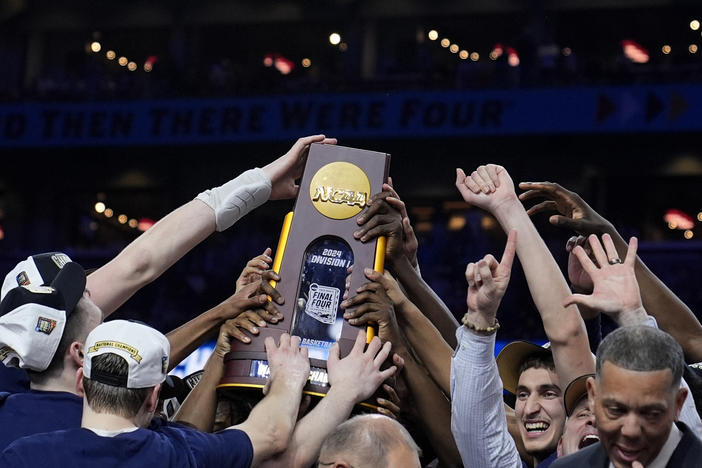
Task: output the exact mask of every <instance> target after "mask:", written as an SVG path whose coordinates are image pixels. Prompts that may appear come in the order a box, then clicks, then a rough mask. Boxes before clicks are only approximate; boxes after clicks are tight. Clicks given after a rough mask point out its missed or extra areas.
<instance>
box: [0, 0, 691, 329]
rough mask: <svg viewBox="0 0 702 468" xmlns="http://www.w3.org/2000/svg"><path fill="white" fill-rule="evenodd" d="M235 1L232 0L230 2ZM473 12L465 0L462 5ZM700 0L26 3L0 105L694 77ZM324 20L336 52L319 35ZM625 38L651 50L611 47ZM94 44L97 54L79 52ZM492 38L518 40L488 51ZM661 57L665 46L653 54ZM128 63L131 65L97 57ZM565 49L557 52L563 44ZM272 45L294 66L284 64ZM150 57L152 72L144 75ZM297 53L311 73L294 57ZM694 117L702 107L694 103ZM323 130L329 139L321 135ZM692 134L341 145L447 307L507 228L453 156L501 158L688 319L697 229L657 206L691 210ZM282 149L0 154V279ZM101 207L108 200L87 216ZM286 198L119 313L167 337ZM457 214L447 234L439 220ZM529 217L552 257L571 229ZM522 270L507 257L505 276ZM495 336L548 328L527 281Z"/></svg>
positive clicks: (256, 245)
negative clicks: (589, 218) (595, 225)
mask: <svg viewBox="0 0 702 468" xmlns="http://www.w3.org/2000/svg"><path fill="white" fill-rule="evenodd" d="M234 3H235V4H234ZM465 3H470V5H465ZM695 18H697V19H698V20H700V21H702V8H700V7H699V6H698V5H697V2H692V1H689V2H688V1H643V0H635V1H614V2H596V1H590V2H579V1H575V0H567V1H558V2H556V1H553V2H549V1H532V2H518V1H507V0H500V1H490V2H488V1H477V2H458V1H442V0H437V1H434V2H431V3H429V2H412V1H408V0H396V1H384V2H381V1H346V0H334V1H331V2H320V1H304V2H287V3H286V2H268V1H258V2H248V1H243V2H225V1H210V0H204V1H200V2H185V1H156V0H154V1H146V2H139V1H127V2H124V1H121V2H117V1H104V2H80V1H69V0H59V1H48V0H46V1H31V0H24V1H22V0H14V1H11V2H4V3H3V4H2V6H0V63H2V67H3V71H2V73H0V100H1V101H2V102H6V103H8V104H17V103H24V102H35V101H40V102H59V103H60V102H66V103H74V102H84V101H97V102H105V101H121V100H127V99H132V100H147V99H155V98H172V99H180V98H199V97H205V96H206V97H213V96H214V97H217V96H221V97H238V96H242V97H243V96H270V95H275V94H285V95H291V94H296V93H324V92H327V91H335V92H338V91H341V92H344V91H354V92H358V91H361V92H363V91H379V90H380V91H389V92H391V91H393V90H408V89H419V90H434V89H435V90H446V89H470V90H480V89H488V88H489V89H494V88H499V89H513V90H514V92H517V93H518V92H520V90H524V89H530V88H535V87H537V88H569V87H572V86H576V85H577V86H583V85H585V86H590V85H623V86H631V87H635V86H638V85H641V84H659V83H672V84H678V83H700V82H702V51H700V52H696V53H691V52H690V49H689V46H690V45H691V44H695V45H698V46H702V36H700V30H692V29H691V28H690V25H689V24H690V21H691V20H693V19H695ZM430 29H436V30H438V31H440V37H443V36H444V35H447V36H448V37H450V38H452V40H455V41H457V42H458V43H461V44H469V45H470V47H469V48H468V50H469V51H477V52H479V53H480V59H479V60H478V61H476V62H473V61H470V60H468V61H462V60H460V59H458V58H457V57H456V55H454V54H451V53H450V52H448V51H447V50H446V49H443V48H441V47H440V46H439V45H438V44H436V43H434V42H431V41H429V40H428V39H427V37H426V35H427V32H428V31H429V30H430ZM334 31H338V32H339V33H340V34H341V35H342V38H343V42H344V43H345V44H347V48H346V50H345V51H342V50H341V49H339V47H332V46H331V45H330V44H329V41H328V39H327V37H328V35H329V34H330V33H331V32H334ZM624 39H632V40H635V41H636V42H637V43H639V44H641V46H642V47H644V48H645V49H646V50H647V51H648V53H649V56H650V59H649V61H648V62H647V63H643V64H635V63H632V62H631V61H630V60H629V59H627V58H626V57H625V56H624V55H623V53H622V47H621V41H622V40H624ZM94 40H97V41H100V42H101V44H102V50H101V52H100V53H99V54H96V53H92V52H89V49H86V47H88V48H89V44H90V43H91V42H92V41H94ZM496 44H500V45H502V46H503V48H505V49H506V47H513V48H514V49H515V50H516V51H517V52H518V55H519V60H520V63H519V66H517V67H512V66H510V65H509V63H507V59H506V56H505V55H506V54H503V56H501V57H500V58H498V59H497V60H490V59H489V58H488V56H489V53H490V52H491V51H492V50H493V49H494V48H495V46H496ZM666 44H668V45H670V46H671V53H670V54H667V55H666V54H663V53H662V46H663V45H666ZM108 49H115V50H116V51H117V55H118V56H120V55H122V54H124V55H125V56H128V57H130V59H133V60H134V61H135V63H137V64H138V69H137V71H135V72H129V71H127V70H126V69H125V68H123V67H120V66H119V65H118V64H116V63H115V61H110V60H107V59H106V58H105V55H104V52H105V51H106V50H108ZM566 49H568V50H569V51H568V50H566ZM267 54H272V55H276V54H277V55H282V56H284V57H286V58H288V59H289V60H290V61H291V62H292V63H294V64H295V68H294V70H293V71H292V72H291V73H290V74H288V75H283V74H281V73H280V72H278V71H277V70H275V68H274V67H266V66H265V65H264V63H263V61H264V58H265V56H266V55H267ZM150 57H157V58H158V59H157V60H156V61H155V62H153V71H152V72H150V73H146V72H144V71H143V64H144V62H145V61H147V60H148V59H149V58H150ZM302 58H310V60H311V62H312V66H311V67H309V68H304V67H302V66H301V60H302ZM693 111H694V112H699V111H698V110H693ZM330 136H333V135H330ZM701 142H702V138H701V135H700V134H699V133H680V132H676V133H631V134H626V133H618V134H577V135H563V134H559V135H549V134H548V131H545V132H544V134H543V135H538V136H533V135H520V136H501V135H497V136H491V137H471V138H457V137H453V138H426V137H424V136H422V135H417V136H416V138H407V139H401V140H400V139H383V138H372V139H353V140H342V141H340V144H343V145H346V146H352V147H358V148H364V149H371V150H377V151H383V152H388V153H391V154H392V163H391V175H392V177H393V180H394V183H395V187H396V188H397V190H398V192H399V193H400V195H401V196H402V197H403V199H404V200H405V201H406V202H407V204H408V206H409V207H410V217H411V219H412V222H413V224H414V225H415V227H416V228H417V230H418V235H419V238H420V242H421V243H420V250H419V256H420V265H421V269H422V273H423V276H424V277H425V278H426V280H427V281H428V282H429V283H430V284H431V285H432V287H434V288H435V290H436V291H437V293H438V294H439V295H440V296H441V297H442V298H444V300H445V301H446V303H447V304H448V305H449V307H450V308H451V310H452V311H453V312H454V313H455V314H456V315H457V316H458V317H460V316H461V315H462V314H463V311H464V308H465V291H466V285H465V279H464V277H463V271H464V268H465V264H466V263H467V262H469V261H475V260H476V259H478V258H480V257H482V256H483V255H484V254H485V253H487V252H492V253H494V254H500V253H501V251H502V248H503V245H504V235H503V234H502V232H501V231H500V229H499V228H498V227H497V226H496V225H495V223H494V220H492V218H489V217H487V216H486V215H485V214H484V213H482V212H481V211H479V210H475V209H468V208H467V207H466V206H465V205H464V204H462V203H456V202H459V201H460V200H461V199H460V197H459V195H458V192H457V191H456V190H455V187H454V185H453V184H454V179H455V172H454V168H455V167H463V168H464V169H466V170H472V169H473V168H475V167H476V166H478V165H480V164H483V163H488V162H492V163H498V164H501V165H503V166H505V167H506V168H507V169H508V170H509V172H510V174H511V176H512V178H513V179H514V181H515V183H516V182H519V181H527V180H528V181H538V180H551V181H557V182H559V183H561V184H562V185H564V186H566V187H568V188H570V189H572V190H575V191H577V192H578V193H580V194H581V195H582V196H583V198H585V199H586V200H587V201H588V202H589V203H590V204H591V205H592V206H593V207H594V208H595V209H597V210H598V211H599V212H600V213H601V214H603V215H604V216H606V217H607V218H608V219H609V220H610V221H612V222H613V223H614V224H615V225H616V226H617V227H618V228H619V229H620V232H621V233H622V234H623V235H624V236H625V237H626V236H631V235H636V236H638V237H639V239H640V242H641V246H640V252H641V257H642V258H643V259H644V261H646V262H647V263H648V264H649V266H650V267H651V268H652V269H653V270H654V271H655V272H656V273H657V274H658V275H660V277H661V278H662V279H663V281H664V282H665V283H666V284H668V285H669V286H670V287H671V288H672V289H673V290H674V291H675V292H676V293H677V294H679V295H680V297H681V298H682V299H683V300H684V301H685V302H686V303H687V304H688V305H689V306H690V307H691V308H692V309H693V310H694V311H695V312H699V311H702V292H700V287H699V284H700V279H702V274H701V271H702V270H701V268H700V260H701V259H702V244H700V242H699V241H698V240H697V239H698V238H699V237H701V236H702V229H700V228H699V226H700V222H697V221H696V226H695V228H694V229H693V230H692V233H693V238H692V239H690V240H687V239H685V238H684V237H683V232H682V231H681V230H671V229H668V227H667V224H666V222H665V221H664V220H663V216H664V214H665V212H666V210H668V209H671V208H675V209H679V210H682V211H684V212H686V213H688V214H690V215H691V216H692V217H693V218H695V217H696V216H697V213H699V212H701V211H702V195H701V194H700V187H702V185H701V184H700V182H702V158H701V155H700V143H701ZM292 143H293V142H292V141H289V142H284V141H276V142H264V143H260V142H259V143H240V144H220V145H187V146H161V147H153V146H150V147H139V146H125V147H52V148H38V147H37V148H16V149H15V148H3V149H1V150H0V161H1V164H2V165H1V166H0V227H1V228H2V238H1V239H0V270H1V271H9V270H10V269H11V268H12V266H14V264H15V263H16V262H17V261H18V260H20V259H22V258H25V257H27V256H28V255H30V254H32V253H37V252H40V251H46V250H63V251H66V252H67V253H69V255H71V256H72V257H73V259H74V260H76V261H78V262H80V263H81V264H83V265H84V266H85V267H98V266H100V265H102V264H104V263H105V262H107V261H108V260H109V259H111V258H112V257H114V256H115V255H116V254H117V253H118V252H119V251H120V250H121V249H122V248H123V247H124V246H125V245H126V244H127V243H128V242H130V241H131V240H133V239H134V238H135V237H136V235H137V234H138V233H139V231H138V230H136V229H132V228H129V227H127V226H125V225H121V224H119V223H118V222H117V221H116V217H117V214H120V213H125V214H127V215H128V216H129V217H130V218H132V217H133V218H136V219H139V218H150V219H153V220H158V219H159V218H161V217H163V216H164V215H165V214H167V213H168V212H169V211H171V210H172V209H174V208H176V207H177V206H179V205H181V204H183V203H186V202H187V201H189V200H191V199H192V198H193V197H194V196H195V195H197V193H198V192H200V191H202V190H204V189H206V188H209V187H212V186H215V185H219V184H221V183H224V182H226V181H227V180H229V179H230V178H232V177H234V176H236V175H238V174H239V173H240V172H241V171H243V170H245V169H248V168H251V167H254V166H262V165H265V164H266V163H268V162H270V161H271V160H273V159H274V158H275V157H277V156H279V155H281V154H283V153H284V152H285V151H287V149H288V148H289V147H290V146H291V145H292ZM99 200H100V201H104V202H105V203H106V204H107V205H108V206H109V207H111V208H113V209H114V210H115V216H114V217H113V218H112V219H107V218H105V217H104V216H103V215H100V214H98V213H96V212H95V210H94V208H93V207H94V204H95V202H97V201H99ZM291 207H292V201H288V202H285V201H278V202H270V203H268V204H266V205H265V206H264V207H262V208H260V209H258V210H256V212H255V213H253V214H251V215H249V216H247V217H246V218H245V219H243V220H242V221H241V222H239V223H238V224H236V225H235V226H234V227H233V228H231V229H229V230H228V231H226V232H224V233H217V234H214V235H213V236H211V237H210V238H209V239H208V240H207V241H205V242H204V243H203V244H201V245H200V246H198V247H197V248H195V249H194V250H193V251H192V252H191V253H190V254H188V255H186V257H185V258H184V259H183V260H181V261H180V262H179V263H177V264H176V265H175V266H174V267H173V268H171V269H170V270H169V271H168V272H167V273H166V274H164V275H163V276H162V277H161V278H160V279H158V280H157V281H156V282H155V283H154V284H153V285H151V286H149V287H147V288H145V289H144V290H143V291H141V292H139V293H138V294H137V295H136V296H135V297H134V298H133V299H132V300H130V301H129V302H128V303H127V304H126V305H125V306H124V307H123V308H122V310H120V312H119V313H118V314H119V315H120V316H128V317H141V318H142V319H143V320H145V321H146V322H148V323H150V324H153V325H155V326H156V327H158V328H160V329H161V330H163V331H167V330H169V329H171V328H174V327H175V326H177V325H179V324H180V323H182V322H184V321H185V320H187V319H189V318H191V317H193V316H194V315H195V314H197V313H199V312H202V311H204V310H206V309H207V308H210V307H212V306H213V305H215V304H217V303H218V302H220V301H221V300H222V299H224V298H226V297H227V296H228V295H230V294H231V292H232V291H233V284H234V280H235V279H236V277H237V276H238V273H239V271H240V270H241V268H242V267H243V265H244V264H245V262H246V261H247V260H248V259H249V258H251V257H253V256H255V255H257V254H259V253H261V252H262V251H263V250H264V249H265V248H266V247H267V246H270V247H272V248H275V244H276V242H277V238H278V235H279V230H280V226H281V223H282V219H283V216H284V214H285V213H286V212H287V211H288V210H289V209H290V208H291ZM451 218H454V223H455V219H456V218H463V219H465V220H466V224H465V226H464V227H462V228H460V229H451V228H450V227H449V220H450V219H451ZM546 218H547V216H545V215H540V216H537V217H536V218H535V223H536V225H537V227H538V228H539V230H540V231H541V232H542V234H543V235H544V237H545V238H546V240H547V243H548V245H549V247H550V248H551V249H552V251H553V253H554V255H555V256H556V258H557V259H558V260H559V262H560V263H561V264H562V265H565V262H566V256H565V253H564V249H563V248H564V246H565V242H566V240H567V239H568V237H569V236H570V235H571V234H570V233H568V232H565V231H561V230H557V229H555V228H552V227H550V226H549V225H548V223H547V222H546ZM517 270H519V268H517ZM501 317H502V318H501V323H502V326H503V331H501V338H505V339H509V338H515V337H525V338H534V339H536V338H540V337H543V331H542V330H541V326H540V322H539V320H538V316H537V314H536V312H535V311H534V310H533V305H532V302H531V299H530V297H529V292H528V290H527V288H526V283H525V281H524V279H523V276H522V275H521V272H516V273H515V274H514V275H513V280H512V284H511V285H510V289H509V291H508V295H507V297H506V298H505V300H504V305H503V307H502V312H501Z"/></svg>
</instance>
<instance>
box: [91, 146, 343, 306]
mask: <svg viewBox="0 0 702 468" xmlns="http://www.w3.org/2000/svg"><path fill="white" fill-rule="evenodd" d="M311 143H328V144H334V143H336V140H335V139H329V138H325V137H324V135H315V136H309V137H305V138H300V139H299V140H298V141H297V142H296V143H295V144H294V145H293V147H292V148H291V149H290V150H289V151H288V152H287V153H285V154H284V155H283V156H281V157H280V158H278V159H276V160H275V161H273V162H272V163H270V164H268V165H267V166H265V167H264V168H263V169H260V168H256V169H251V170H249V171H246V172H244V173H243V174H241V175H240V176H238V177H236V178H235V179H233V180H231V181H229V182H227V183H226V184H224V185H222V186H220V187H215V188H213V189H211V190H206V191H204V192H202V193H201V194H199V195H198V197H197V198H196V199H195V200H192V201H190V202H188V203H186V204H185V205H183V206H181V207H180V208H178V209H176V210H174V211H172V212H171V213H169V214H168V215H167V216H165V217H164V218H163V219H161V220H160V221H159V222H157V223H156V224H155V225H154V226H153V227H151V229H149V230H148V231H146V232H145V233H143V234H142V235H141V236H139V237H138V238H137V239H136V240H134V241H133V242H132V243H131V244H129V245H128V246H127V247H126V248H125V249H124V250H123V251H122V252H120V254H119V255H117V257H115V258H114V259H113V260H111V261H110V262H109V263H107V264H106V265H105V266H103V267H101V268H99V269H98V270H97V271H95V272H93V273H92V274H91V275H89V276H88V281H87V289H88V290H90V294H91V298H92V300H93V302H95V304H97V305H98V306H99V307H100V309H101V310H102V311H103V313H104V315H105V317H107V316H108V315H110V314H111V313H113V312H114V311H115V310H117V308H118V307H119V306H121V305H122V304H124V302H125V301H127V299H129V298H130V297H132V295H133V294H134V293H135V292H136V291H138V290H139V289H141V288H142V287H144V286H145V285H147V284H149V283H150V282H152V281H153V280H155V279H156V278H158V277H159V276H161V274H162V273H163V272H164V271H166V270H167V269H168V268H169V267H170V266H171V265H173V264H174V263H175V262H176V261H178V260H179V259H180V258H181V257H182V256H183V255H185V254H186V253H188V252H189V251H190V250H191V249H192V248H193V247H195V246H196V245H198V244H199V243H200V242H202V241H203V240H204V239H205V238H206V237H207V236H209V235H210V234H212V233H213V232H214V231H215V229H216V230H218V231H222V230H224V229H227V228H228V227H230V226H231V225H232V224H234V223H235V222H236V221H237V220H239V219H240V218H241V217H242V216H244V215H245V214H247V213H248V212H249V211H251V210H253V209H254V208H256V207H258V206H260V205H261V204H263V203H265V202H266V201H267V200H268V199H269V198H270V199H278V198H292V197H294V196H295V195H296V194H297V191H298V190H299V187H298V186H297V185H296V184H295V180H296V179H297V178H299V177H300V175H301V174H302V169H303V168H304V163H305V161H306V157H307V153H308V151H309V145H310V144H311Z"/></svg>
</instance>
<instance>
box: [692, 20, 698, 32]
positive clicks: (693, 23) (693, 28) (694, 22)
mask: <svg viewBox="0 0 702 468" xmlns="http://www.w3.org/2000/svg"><path fill="white" fill-rule="evenodd" d="M690 29H692V30H693V31H697V30H698V29H700V22H699V21H697V20H692V21H690Z"/></svg>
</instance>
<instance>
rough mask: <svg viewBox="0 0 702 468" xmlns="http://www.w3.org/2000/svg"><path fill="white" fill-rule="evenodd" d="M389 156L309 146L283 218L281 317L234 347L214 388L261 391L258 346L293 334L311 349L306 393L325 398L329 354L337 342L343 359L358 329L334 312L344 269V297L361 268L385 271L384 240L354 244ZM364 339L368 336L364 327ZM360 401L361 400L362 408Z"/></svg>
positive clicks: (262, 359) (262, 356)
mask: <svg viewBox="0 0 702 468" xmlns="http://www.w3.org/2000/svg"><path fill="white" fill-rule="evenodd" d="M389 169H390V155H389V154H386V153H378V152H375V151H366V150H360V149H355V148H346V147H343V146H336V145H321V144H312V145H311V147H310V151H309V155H308V157H307V163H306V165H305V170H304V173H303V175H302V181H301V182H300V191H299V193H298V195H297V200H296V201H295V207H294V210H293V211H292V212H290V213H288V214H287V216H285V219H284V221H283V229H282V231H281V234H280V240H279V242H278V248H277V250H276V253H275V258H274V261H273V270H274V271H275V272H276V273H278V274H279V275H280V282H279V283H278V284H277V285H276V288H277V289H278V291H279V292H280V293H281V295H282V296H283V298H284V299H285V303H284V304H283V305H281V306H278V308H279V309H280V312H281V313H282V314H283V317H284V318H283V320H282V321H280V322H278V323H276V324H271V323H268V324H266V327H263V328H260V329H259V330H260V334H259V337H258V338H257V339H255V340H253V341H252V342H251V343H249V344H243V343H239V342H237V341H233V342H232V350H231V352H230V353H229V354H227V356H225V370H224V377H223V378H222V381H221V382H220V384H219V386H218V389H220V391H224V392H227V390H234V389H235V388H239V389H241V388H247V387H248V388H263V387H264V385H265V383H266V380H267V378H268V375H269V370H268V365H267V361H266V352H265V349H264V347H263V342H264V340H265V338H266V337H267V336H272V337H273V338H274V339H275V340H276V342H277V341H278V340H279V337H280V335H282V334H283V333H290V335H296V336H299V337H300V338H301V340H302V342H301V346H305V347H307V348H308V350H309V357H310V366H311V372H310V378H309V381H308V383H307V385H306V387H305V393H308V394H311V395H317V396H324V395H326V394H327V390H328V388H329V386H328V381H327V372H326V368H327V357H328V356H329V349H330V348H331V346H332V345H333V344H334V343H335V342H338V343H339V348H340V355H341V357H344V356H346V355H347V354H348V353H349V352H350V351H351V348H352V347H353V344H354V342H355V340H356V335H357V334H358V327H355V326H352V325H350V324H349V323H348V322H346V321H345V320H344V319H343V310H342V309H341V307H340V304H341V301H342V299H343V295H344V291H345V286H346V282H347V276H349V267H351V266H352V265H353V268H352V269H351V273H350V278H349V280H350V287H349V291H350V294H351V295H353V292H354V291H355V290H356V289H357V288H358V287H360V286H361V285H362V284H363V283H365V282H366V281H367V280H366V278H365V275H364V274H363V270H364V268H373V269H375V270H377V271H383V264H384V257H385V238H384V237H380V238H378V239H376V241H375V242H368V243H365V244H364V243H362V242H360V241H359V240H357V239H354V237H353V233H354V231H356V230H357V229H358V224H357V223H356V217H357V216H358V214H359V213H360V212H361V210H363V208H364V207H365V206H366V202H367V201H368V200H369V199H370V197H371V195H372V194H374V193H378V192H380V191H381V189H382V185H383V182H385V181H386V180H387V176H388V172H389ZM366 333H367V337H368V341H370V340H371V339H372V338H373V336H374V333H375V332H374V330H373V328H372V327H368V328H367V330H366ZM362 404H363V403H362Z"/></svg>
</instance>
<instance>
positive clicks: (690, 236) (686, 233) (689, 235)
mask: <svg viewBox="0 0 702 468" xmlns="http://www.w3.org/2000/svg"><path fill="white" fill-rule="evenodd" d="M684 236H685V239H687V240H690V239H692V238H693V237H695V234H694V233H693V232H692V231H691V230H689V229H688V230H687V231H685V234H684Z"/></svg>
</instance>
